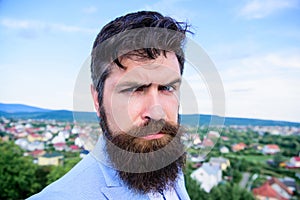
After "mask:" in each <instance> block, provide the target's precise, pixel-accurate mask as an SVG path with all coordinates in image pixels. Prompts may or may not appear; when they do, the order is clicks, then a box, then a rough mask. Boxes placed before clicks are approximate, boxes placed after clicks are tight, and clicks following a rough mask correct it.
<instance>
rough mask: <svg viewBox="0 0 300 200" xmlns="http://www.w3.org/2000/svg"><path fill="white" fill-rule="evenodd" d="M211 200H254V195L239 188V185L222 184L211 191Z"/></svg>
mask: <svg viewBox="0 0 300 200" xmlns="http://www.w3.org/2000/svg"><path fill="white" fill-rule="evenodd" d="M209 195H210V197H211V199H215V200H227V199H232V200H254V197H253V195H252V193H250V192H248V191H247V190H246V189H244V188H241V187H239V186H238V185H237V184H229V183H226V184H220V185H218V186H217V187H213V188H212V190H211V191H210V194H209Z"/></svg>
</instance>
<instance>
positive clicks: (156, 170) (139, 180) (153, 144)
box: [102, 120, 185, 194]
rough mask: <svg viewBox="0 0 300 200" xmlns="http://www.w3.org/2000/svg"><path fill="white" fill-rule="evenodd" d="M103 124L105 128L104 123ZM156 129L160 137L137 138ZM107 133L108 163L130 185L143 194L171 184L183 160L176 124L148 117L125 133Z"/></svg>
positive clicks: (169, 186)
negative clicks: (144, 122)
mask: <svg viewBox="0 0 300 200" xmlns="http://www.w3.org/2000/svg"><path fill="white" fill-rule="evenodd" d="M102 125H103V124H102ZM105 126H106V127H107V129H106V131H109V129H108V126H107V123H106V124H105ZM102 128H103V127H102ZM157 132H159V133H161V134H164V135H163V137H161V138H159V139H152V140H146V139H143V138H141V137H142V136H145V135H147V134H149V133H157ZM107 134H108V135H109V137H106V140H107V142H106V150H107V153H108V155H109V158H110V161H111V164H112V165H113V166H114V167H115V169H116V170H117V172H118V175H119V177H120V178H121V179H122V180H123V181H124V182H125V183H126V185H127V186H128V187H129V188H130V189H132V190H134V191H136V192H138V193H142V194H145V193H149V192H152V193H155V192H158V191H161V190H167V189H171V188H173V187H174V184H175V183H176V179H177V178H178V174H179V173H180V172H181V170H182V168H183V167H184V164H185V151H184V145H183V144H182V142H181V135H182V129H181V128H180V126H179V125H178V124H176V125H173V124H170V123H168V122H165V121H164V120H159V121H150V122H149V123H147V124H146V125H145V126H143V127H134V128H132V129H131V130H129V131H128V132H127V133H124V132H121V133H113V134H112V133H110V132H106V135H107Z"/></svg>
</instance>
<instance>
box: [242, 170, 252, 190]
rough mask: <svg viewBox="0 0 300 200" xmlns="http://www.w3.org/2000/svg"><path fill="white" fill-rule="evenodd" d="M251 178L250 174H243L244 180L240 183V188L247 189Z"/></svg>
mask: <svg viewBox="0 0 300 200" xmlns="http://www.w3.org/2000/svg"><path fill="white" fill-rule="evenodd" d="M249 178H250V173H248V172H245V173H243V178H242V180H241V181H240V187H242V188H246V185H247V183H248V181H249Z"/></svg>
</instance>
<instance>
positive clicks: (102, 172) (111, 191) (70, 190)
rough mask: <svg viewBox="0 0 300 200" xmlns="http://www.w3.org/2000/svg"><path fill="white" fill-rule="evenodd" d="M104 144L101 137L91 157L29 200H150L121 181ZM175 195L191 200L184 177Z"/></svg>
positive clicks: (83, 160) (176, 188)
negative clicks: (109, 161) (109, 162)
mask: <svg viewBox="0 0 300 200" xmlns="http://www.w3.org/2000/svg"><path fill="white" fill-rule="evenodd" d="M103 144H104V139H103V137H101V136H100V137H99V140H98V142H97V144H96V146H95V148H94V150H93V151H92V152H91V153H90V154H88V155H87V156H86V157H85V158H83V159H82V160H81V161H80V162H79V163H78V164H77V165H76V166H75V167H74V168H72V169H71V170H70V171H69V172H68V173H67V174H66V175H64V176H63V177H62V178H60V179H59V180H57V181H55V182H54V183H52V184H50V185H49V186H47V187H46V188H45V189H43V190H42V191H41V192H40V193H38V194H35V195H33V196H31V197H30V198H29V200H36V199H45V200H50V199H51V200H65V199H72V200H77V199H78V200H79V199H80V200H94V199H101V200H102V199H109V200H114V199H117V200H120V199H122V200H127V199H128V200H132V199H134V200H135V199H141V200H142V199H148V200H150V198H149V196H148V195H147V194H146V195H141V194H137V193H134V192H133V191H131V190H130V189H128V187H127V186H126V185H125V184H124V182H123V181H122V180H121V179H120V178H119V177H118V175H117V171H116V170H114V169H113V168H112V167H110V166H109V165H108V164H107V162H106V159H107V158H106V153H105V151H104V145H103ZM173 191H174V192H175V193H176V194H177V197H178V199H180V200H189V199H190V198H189V196H188V194H187V191H186V188H185V185H184V179H183V174H182V173H181V174H180V175H179V177H178V179H177V182H176V184H175V188H174V190H173ZM172 195H175V194H174V193H173V194H172Z"/></svg>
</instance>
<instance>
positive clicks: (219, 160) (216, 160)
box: [209, 157, 230, 171]
mask: <svg viewBox="0 0 300 200" xmlns="http://www.w3.org/2000/svg"><path fill="white" fill-rule="evenodd" d="M209 163H211V164H213V165H217V166H220V167H221V169H222V171H225V170H226V169H227V167H230V161H229V160H228V159H226V158H223V157H211V158H210V159H209Z"/></svg>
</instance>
